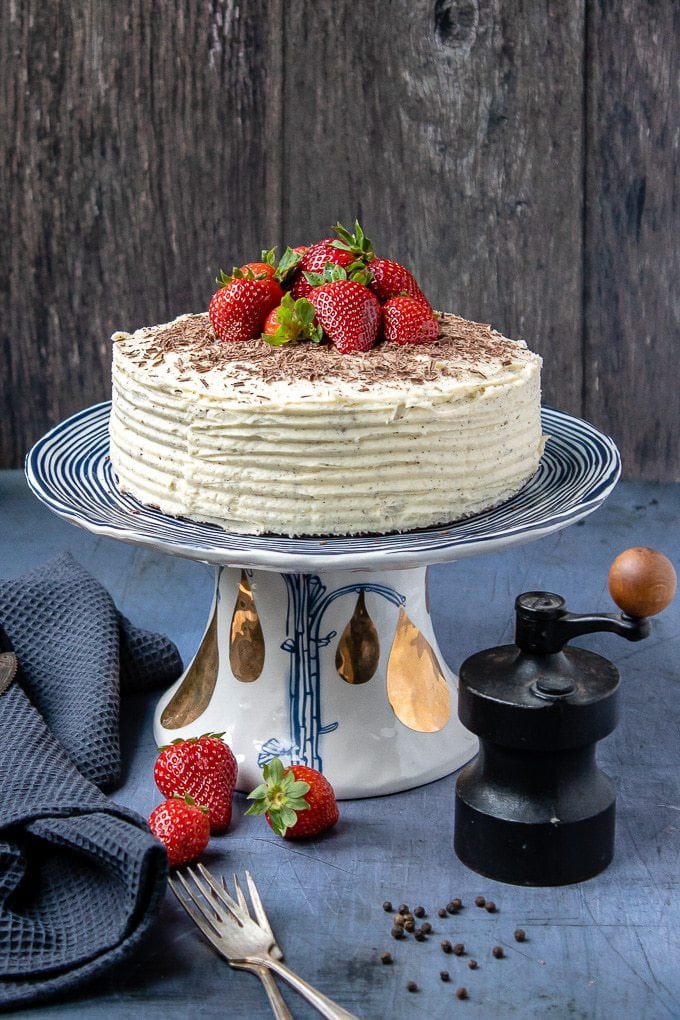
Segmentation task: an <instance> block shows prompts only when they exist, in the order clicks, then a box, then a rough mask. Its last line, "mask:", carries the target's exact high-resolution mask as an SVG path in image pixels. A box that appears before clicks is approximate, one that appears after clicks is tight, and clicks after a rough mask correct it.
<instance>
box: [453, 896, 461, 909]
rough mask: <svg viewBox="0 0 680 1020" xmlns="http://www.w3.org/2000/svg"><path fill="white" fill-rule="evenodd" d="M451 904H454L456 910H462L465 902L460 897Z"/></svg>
mask: <svg viewBox="0 0 680 1020" xmlns="http://www.w3.org/2000/svg"><path fill="white" fill-rule="evenodd" d="M451 902H452V903H453V905H454V907H455V908H456V910H460V908H461V907H462V906H463V901H462V900H461V898H460V896H456V897H455V898H454V899H452V900H451Z"/></svg>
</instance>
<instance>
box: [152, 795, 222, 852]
mask: <svg viewBox="0 0 680 1020" xmlns="http://www.w3.org/2000/svg"><path fill="white" fill-rule="evenodd" d="M149 828H150V829H151V831H152V832H153V834H154V836H155V837H156V839H159V840H160V841H161V843H162V844H163V846H164V847H165V849H166V850H167V851H168V863H169V864H170V867H171V868H176V867H178V866H179V865H180V864H188V863H189V862H190V861H193V860H195V859H196V858H197V857H198V855H199V854H200V853H202V852H203V851H204V850H205V848H206V846H207V845H208V840H209V839H210V822H209V821H208V812H207V810H206V808H204V807H199V805H198V804H196V803H194V801H193V800H192V798H191V797H185V798H182V797H171V798H170V799H169V800H164V801H163V803H162V804H159V805H158V807H156V808H154V809H153V811H152V812H151V814H150V815H149Z"/></svg>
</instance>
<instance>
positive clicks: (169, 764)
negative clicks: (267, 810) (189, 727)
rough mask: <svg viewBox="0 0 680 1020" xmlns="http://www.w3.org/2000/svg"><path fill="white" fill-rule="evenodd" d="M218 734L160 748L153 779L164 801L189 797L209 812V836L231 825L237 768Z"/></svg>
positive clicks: (179, 740) (232, 755)
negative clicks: (173, 796)
mask: <svg viewBox="0 0 680 1020" xmlns="http://www.w3.org/2000/svg"><path fill="white" fill-rule="evenodd" d="M221 737H222V734H221V733H206V734H204V736H202V737H191V738H190V739H189V740H181V739H178V740H174V741H173V742H172V743H171V744H168V745H167V746H166V747H163V748H161V753H160V754H159V755H158V758H157V759H156V764H155V766H154V770H153V777H154V779H155V781H156V786H157V787H158V789H159V790H160V791H161V793H163V794H165V796H166V797H170V796H172V794H175V793H176V794H180V795H181V796H183V795H184V794H188V795H189V796H190V797H192V798H193V800H195V801H196V802H197V803H198V804H203V805H205V807H206V808H207V809H208V813H209V818H210V831H211V832H224V830H225V829H226V828H227V827H228V826H229V823H230V822H231V803H232V798H233V796H234V787H235V785H236V776H237V774H238V765H237V764H236V758H235V757H234V754H233V752H232V750H231V748H230V747H229V746H228V745H227V744H225V743H224V741H223V740H222V739H221Z"/></svg>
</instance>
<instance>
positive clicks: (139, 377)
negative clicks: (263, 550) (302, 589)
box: [110, 314, 543, 536]
mask: <svg viewBox="0 0 680 1020" xmlns="http://www.w3.org/2000/svg"><path fill="white" fill-rule="evenodd" d="M113 341H114V344H113V404H112V411H111V423H110V433H111V460H112V464H113V467H114V470H115V473H116V476H117V479H118V484H119V486H120V488H121V490H123V491H124V492H128V493H131V494H132V495H133V496H135V497H136V498H137V499H138V500H140V501H141V502H142V503H144V504H147V505H151V506H154V507H158V508H160V510H161V511H162V512H163V513H166V514H170V515H173V516H178V517H188V518H191V519H193V520H198V521H205V522H210V523H215V524H218V525H221V526H222V527H223V528H225V529H227V530H229V531H235V532H241V533H246V534H262V533H269V532H271V533H275V534H280V535H291V536H295V535H352V534H358V533H365V532H380V533H385V532H391V531H408V530H411V529H414V528H424V527H429V526H431V525H438V524H445V523H448V522H451V521H454V520H457V519H460V518H463V517H467V516H470V515H472V514H475V513H477V512H479V511H481V510H483V509H486V508H488V507H491V506H495V505H497V504H499V503H501V502H503V501H505V500H506V499H508V498H509V497H510V496H512V495H513V494H514V493H515V492H517V491H518V489H520V488H521V486H522V485H523V484H524V483H525V482H526V481H527V480H528V479H529V478H530V477H531V476H532V475H533V473H534V472H535V471H536V468H537V466H538V462H539V458H540V456H541V452H542V446H543V437H542V435H541V421H540V365H541V360H540V358H539V357H538V356H537V355H536V354H533V353H532V352H531V351H529V350H528V349H527V347H526V345H525V344H524V343H522V342H520V341H514V340H509V339H507V338H506V337H503V336H501V335H500V334H499V333H497V332H496V331H495V330H492V329H491V328H490V327H489V326H486V325H482V324H479V323H474V322H468V321H466V320H465V319H461V318H458V317H457V316H454V315H443V316H441V317H440V332H439V337H438V338H437V339H435V340H432V341H430V342H427V343H417V344H399V343H388V342H383V343H378V344H376V346H374V347H373V348H372V349H370V350H367V351H364V352H356V353H353V354H352V355H345V354H341V353H340V352H339V351H338V350H337V349H336V348H335V347H334V346H333V345H332V344H316V343H310V342H306V343H299V344H297V343H296V344H290V345H286V346H281V347H271V346H269V345H268V344H267V343H264V342H263V341H262V340H261V339H260V338H259V337H258V338H254V339H251V340H247V341H246V342H242V343H226V344H225V343H220V342H219V341H218V340H217V339H216V337H215V334H214V332H213V329H212V327H211V324H210V321H209V318H208V315H207V314H197V315H185V316H181V317H180V318H178V319H175V320H174V322H171V323H168V324H166V325H162V326H152V327H148V328H145V329H140V330H138V331H137V332H135V333H132V334H129V333H116V334H114V337H113Z"/></svg>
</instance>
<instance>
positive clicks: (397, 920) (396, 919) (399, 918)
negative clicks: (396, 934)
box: [394, 914, 406, 928]
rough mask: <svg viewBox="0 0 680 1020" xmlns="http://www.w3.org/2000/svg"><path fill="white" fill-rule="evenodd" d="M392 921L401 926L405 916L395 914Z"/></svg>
mask: <svg viewBox="0 0 680 1020" xmlns="http://www.w3.org/2000/svg"><path fill="white" fill-rule="evenodd" d="M394 923H395V924H398V925H399V927H400V928H403V926H404V924H405V923H406V918H405V917H404V915H403V914H395V915H394Z"/></svg>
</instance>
